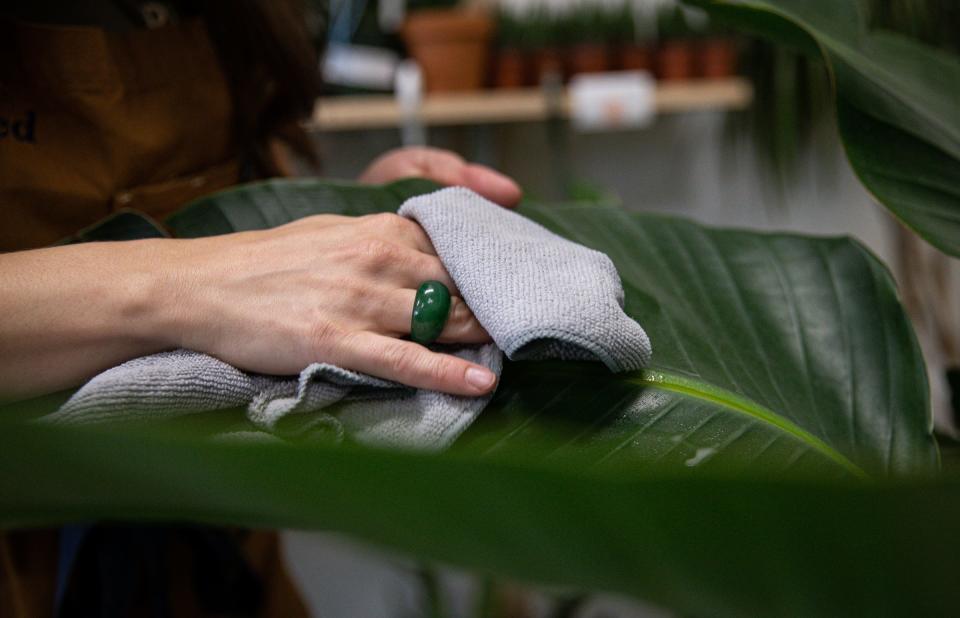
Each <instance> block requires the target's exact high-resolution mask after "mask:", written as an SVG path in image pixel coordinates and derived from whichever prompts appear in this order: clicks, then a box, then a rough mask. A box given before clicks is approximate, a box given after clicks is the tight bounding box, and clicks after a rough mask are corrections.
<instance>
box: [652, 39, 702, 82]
mask: <svg viewBox="0 0 960 618" xmlns="http://www.w3.org/2000/svg"><path fill="white" fill-rule="evenodd" d="M695 52H696V49H695V48H694V46H693V43H691V42H690V41H681V40H678V41H665V42H663V43H661V44H660V49H658V50H657V77H659V78H660V79H666V80H681V79H691V78H692V77H693V76H694V72H695V69H696V64H695V58H696V53H695Z"/></svg>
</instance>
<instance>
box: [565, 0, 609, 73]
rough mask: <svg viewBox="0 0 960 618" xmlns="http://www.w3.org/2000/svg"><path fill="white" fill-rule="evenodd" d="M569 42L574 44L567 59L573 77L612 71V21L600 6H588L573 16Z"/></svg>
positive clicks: (578, 10)
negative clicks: (609, 29)
mask: <svg viewBox="0 0 960 618" xmlns="http://www.w3.org/2000/svg"><path fill="white" fill-rule="evenodd" d="M567 23H568V24H569V26H568V28H567V33H568V34H567V36H568V38H567V40H568V41H570V42H572V43H573V44H572V45H571V46H570V48H569V50H568V55H567V67H568V69H569V71H570V74H571V75H576V74H577V73H599V72H602V71H606V70H608V69H609V68H610V48H609V46H608V45H607V34H608V27H609V20H608V19H607V18H606V15H605V13H604V11H603V9H602V8H601V7H599V6H590V5H584V6H582V7H581V8H579V9H577V10H575V11H573V12H572V13H571V17H570V20H569V21H568V22H567Z"/></svg>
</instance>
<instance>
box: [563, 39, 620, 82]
mask: <svg viewBox="0 0 960 618" xmlns="http://www.w3.org/2000/svg"><path fill="white" fill-rule="evenodd" d="M567 68H568V69H569V70H570V74H571V75H576V74H577V73H602V72H603V71H607V70H609V69H610V50H609V48H607V46H606V45H604V44H603V43H581V44H579V45H574V46H573V47H571V48H570V52H569V55H568V57H567Z"/></svg>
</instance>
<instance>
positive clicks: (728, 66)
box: [699, 21, 737, 79]
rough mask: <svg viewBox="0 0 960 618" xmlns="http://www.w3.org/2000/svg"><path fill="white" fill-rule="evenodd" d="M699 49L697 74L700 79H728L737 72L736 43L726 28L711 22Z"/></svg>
mask: <svg viewBox="0 0 960 618" xmlns="http://www.w3.org/2000/svg"><path fill="white" fill-rule="evenodd" d="M699 47H700V49H699V65H700V66H699V72H700V75H701V76H702V77H708V78H712V79H717V78H723V77H730V76H731V75H734V74H735V73H736V72H737V41H736V39H735V38H734V37H733V35H732V34H731V33H730V32H729V31H728V30H727V29H726V28H724V27H722V26H719V25H717V24H716V22H714V21H711V22H710V23H709V25H708V27H707V28H706V30H705V31H704V35H703V38H702V39H701V41H700V46H699Z"/></svg>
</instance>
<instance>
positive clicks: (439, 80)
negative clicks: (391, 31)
mask: <svg viewBox="0 0 960 618" xmlns="http://www.w3.org/2000/svg"><path fill="white" fill-rule="evenodd" d="M492 33H493V20H491V19H490V18H489V17H487V16H486V15H482V14H477V13H467V12H464V11H462V10H458V9H423V10H419V11H414V12H412V13H410V14H409V15H408V16H407V19H406V20H405V21H404V23H403V26H402V28H401V30H400V34H401V36H402V37H403V41H404V43H406V45H407V50H408V51H409V52H410V55H411V56H413V59H414V60H416V61H417V63H418V64H419V65H420V68H422V69H423V77H424V81H425V82H426V89H427V90H430V91H438V90H475V89H477V88H481V87H482V86H483V81H484V77H485V76H486V62H487V49H488V44H489V42H490V36H491V34H492Z"/></svg>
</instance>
